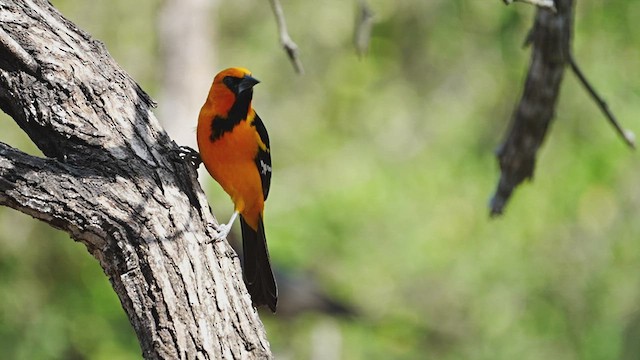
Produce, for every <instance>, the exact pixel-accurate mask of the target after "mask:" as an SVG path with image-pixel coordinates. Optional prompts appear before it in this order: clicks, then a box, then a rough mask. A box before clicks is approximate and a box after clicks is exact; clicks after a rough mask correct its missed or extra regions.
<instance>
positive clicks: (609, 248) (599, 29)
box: [0, 0, 640, 359]
mask: <svg viewBox="0 0 640 360" xmlns="http://www.w3.org/2000/svg"><path fill="white" fill-rule="evenodd" d="M53 3H54V5H56V6H57V7H58V8H59V9H60V10H61V12H62V13H63V14H65V15H66V16H67V17H69V18H70V19H71V20H73V21H75V22H76V23H77V24H78V25H79V26H80V27H81V28H83V29H85V30H87V31H88V32H89V33H91V34H92V35H93V36H95V37H96V38H98V39H100V40H102V41H104V42H105V43H106V45H107V47H108V48H109V50H110V52H111V53H112V55H113V56H114V57H115V58H116V60H118V62H119V63H120V64H121V65H122V66H123V67H124V68H125V69H126V70H127V71H129V72H130V73H131V74H132V76H133V77H134V78H135V79H137V80H138V81H139V82H140V83H141V84H142V86H143V87H144V88H145V89H146V90H147V91H149V92H150V93H151V94H152V96H154V95H156V94H157V91H158V87H159V79H160V78H161V76H162V74H161V73H160V70H159V66H160V63H161V59H159V53H158V50H157V44H158V41H159V39H158V38H157V29H156V25H155V21H156V17H157V14H158V11H159V8H160V6H161V3H160V2H159V1H157V0H156V1H152V0H144V1H137V2H129V1H124V0H94V1H91V2H86V1H80V0H55V1H53ZM370 3H371V6H372V8H373V9H374V11H375V13H376V15H375V16H376V25H375V27H374V30H373V37H372V43H371V47H370V52H369V54H368V56H367V57H366V58H364V59H358V58H357V56H355V52H354V49H353V48H352V44H351V37H352V34H353V21H354V19H355V5H354V3H352V2H348V1H337V0H331V1H324V2H294V1H286V0H284V1H283V6H284V9H285V12H286V15H287V19H288V24H289V30H290V33H291V34H292V36H293V38H294V40H295V41H297V43H298V45H299V46H300V48H301V54H302V59H303V62H304V64H305V69H306V71H307V74H306V75H305V76H302V77H300V76H296V75H295V74H294V73H293V70H292V68H291V65H290V64H289V63H288V61H287V60H286V57H285V55H284V53H283V52H282V51H281V49H280V48H279V45H278V42H277V37H276V28H275V22H274V20H273V18H272V16H271V13H270V9H269V5H268V3H267V2H266V1H265V2H256V1H248V0H235V1H220V4H219V6H217V7H216V11H215V13H214V14H212V21H211V23H212V26H216V27H217V29H218V31H217V32H218V34H219V39H217V44H218V46H217V48H216V49H215V51H216V54H217V57H218V59H219V63H220V67H227V66H245V67H248V68H250V69H251V70H252V71H253V72H254V74H255V76H256V77H257V78H259V79H260V80H262V84H260V85H259V87H257V88H256V93H255V101H254V105H255V107H256V109H257V111H258V112H259V113H260V115H261V117H262V118H263V119H264V121H265V123H266V125H267V127H268V129H269V132H270V136H271V142H272V153H273V161H274V169H275V171H274V176H273V182H272V190H271V194H270V198H269V201H268V203H267V215H266V217H267V219H266V222H267V232H268V238H269V241H270V243H269V246H270V252H271V256H272V258H273V260H274V262H275V263H277V264H278V265H279V266H280V267H282V268H284V269H288V270H290V271H293V270H296V269H304V270H305V271H311V272H313V273H314V274H315V275H316V276H317V277H318V279H319V281H320V283H321V284H322V285H323V286H324V287H325V288H326V290H327V292H329V293H330V294H332V295H333V296H335V297H336V298H338V299H341V300H343V301H345V302H348V303H350V304H352V305H353V306H355V307H356V308H357V309H359V311H360V316H359V317H358V318H355V319H350V320H335V319H330V318H328V317H326V316H322V315H318V314H307V315H304V316H301V317H298V318H295V319H287V320H283V319H279V318H278V317H277V316H275V317H270V316H265V317H264V321H265V324H266V326H267V332H268V336H269V339H270V341H271V344H272V348H273V350H274V353H275V354H276V356H277V357H278V358H285V359H286V358H290V359H305V358H320V357H318V356H319V355H317V354H318V347H320V348H322V347H323V346H325V347H327V346H329V345H327V344H333V345H331V346H333V347H336V349H337V354H339V355H340V357H341V358H343V359H513V358H519V359H543V358H550V359H617V358H624V359H636V358H637V357H638V354H640V312H639V310H640V306H639V305H638V304H640V272H638V271H637V270H638V266H639V265H640V241H639V240H640V237H639V235H640V222H639V221H638V217H639V215H640V190H638V189H640V187H638V184H639V183H640V172H639V171H638V167H637V161H636V155H635V154H634V153H632V152H629V151H628V150H627V149H626V148H625V147H624V145H623V143H622V142H621V141H620V140H619V139H618V138H617V137H616V135H615V133H614V132H613V130H612V129H611V128H610V126H609V125H608V124H607V123H606V122H605V119H604V117H603V116H602V115H601V114H600V113H599V110H598V109H597V108H596V106H595V104H594V103H593V102H592V101H591V100H590V99H589V98H588V96H587V95H586V93H585V92H584V91H583V90H582V88H581V87H580V85H579V84H578V83H577V81H576V80H575V79H574V77H573V76H572V75H571V74H570V73H569V72H567V75H566V77H565V81H564V84H563V88H562V95H561V99H560V102H559V107H558V109H557V119H556V121H555V123H554V125H553V126H552V128H551V133H550V136H549V137H548V138H547V141H546V143H545V144H544V148H543V149H542V151H541V153H540V156H539V160H538V166H537V169H536V178H535V181H533V182H532V183H530V184H525V185H524V186H522V188H520V189H518V190H517V192H516V193H515V195H514V198H513V199H512V202H511V203H510V204H509V206H508V208H507V212H506V214H505V215H504V216H503V217H502V218H500V219H495V220H490V219H489V217H488V210H487V206H486V205H487V201H488V199H489V197H490V194H491V192H492V190H493V188H494V186H495V184H496V181H497V179H498V168H497V166H496V161H495V159H494V156H493V149H494V148H495V147H496V146H497V145H498V143H499V141H500V139H501V138H502V136H503V133H504V132H505V131H506V129H507V126H508V119H509V116H510V112H511V111H512V109H513V107H514V104H515V103H516V101H517V100H518V97H519V93H520V89H521V87H522V81H523V79H524V76H525V72H526V69H527V66H528V56H529V52H528V50H524V49H523V48H522V42H523V39H524V37H525V35H526V32H527V30H528V29H529V27H530V26H531V21H532V18H533V13H534V9H533V8H531V7H530V6H526V5H512V6H510V7H505V6H503V5H502V3H501V2H500V1H497V0H495V1H463V0H455V1H454V0H434V1H417V0H411V1H403V2H390V1H380V0H371V1H370ZM639 18H640V1H638V0H629V1H609V2H579V3H578V7H577V10H576V29H575V34H574V38H575V41H574V47H575V54H576V57H577V59H578V61H579V63H580V64H581V66H582V68H583V70H584V71H585V72H586V74H587V76H588V78H589V79H591V80H592V82H593V83H594V84H595V85H596V87H597V88H598V90H599V91H600V92H601V93H602V94H604V96H605V97H606V99H607V100H608V102H609V105H610V107H611V108H612V109H613V111H614V112H615V113H616V114H617V116H618V117H619V119H620V120H621V121H622V122H623V123H624V124H625V125H627V126H628V127H629V128H630V129H632V130H635V131H636V132H638V131H639V130H640V129H639V128H638V126H637V122H635V121H636V120H637V119H638V117H639V115H640V101H638V100H639V98H640V32H638V31H636V29H635V28H636V26H635V25H634V24H635V23H636V22H637V19H639ZM217 70H219V69H211V74H203V76H212V75H213V74H214V73H215V72H216V71H217ZM203 98H204V94H203ZM1 121H2V126H3V129H6V130H5V131H3V134H2V136H1V137H0V139H1V140H2V141H4V142H7V143H9V144H11V145H13V146H16V147H19V148H21V149H24V150H25V151H29V152H33V153H37V151H36V150H34V148H33V145H31V144H30V143H29V140H28V139H27V138H26V137H25V136H24V135H23V134H22V133H21V132H20V130H19V129H17V127H16V126H15V125H14V124H13V123H12V121H11V120H10V119H6V118H3V119H2V120H1ZM195 121H196V119H193V122H190V123H185V126H189V127H193V126H194V125H195ZM206 186H207V187H208V189H207V191H208V193H209V194H210V200H211V203H212V205H213V208H214V211H215V213H216V215H217V216H219V217H220V218H222V219H226V218H227V216H228V214H230V212H231V204H230V201H229V200H228V198H227V197H226V195H225V194H223V193H222V191H221V190H220V189H219V188H218V187H217V185H216V184H215V183H214V182H213V181H212V180H209V181H208V182H207V184H206ZM0 214H1V215H0V349H2V354H3V357H5V358H8V359H136V358H139V357H140V349H139V347H138V345H137V342H136V338H135V334H134V333H133V331H132V330H131V327H130V325H129V323H128V321H127V319H126V316H125V314H124V312H123V311H122V309H121V307H120V304H119V302H118V299H117V297H116V296H115V294H114V293H113V291H112V290H111V288H110V285H109V282H108V280H107V279H106V277H105V276H104V274H103V273H102V272H101V269H100V267H99V265H98V264H97V262H96V261H95V260H94V259H93V258H91V256H90V255H89V254H88V253H87V252H86V251H85V249H84V248H83V246H81V245H79V244H77V243H74V242H73V241H70V240H69V239H68V236H67V235H66V234H64V233H61V232H59V231H55V230H52V229H50V228H49V227H47V226H46V225H44V224H40V223H37V222H35V221H33V220H31V219H29V218H28V217H26V216H24V215H20V214H17V213H16V212H15V211H11V210H7V209H0ZM236 230H237V229H236ZM331 334H332V335H331ZM332 336H333V337H336V336H337V337H338V340H336V339H333V342H332V341H330V340H331V339H332ZM323 344H324V345H323ZM325 350H326V349H325Z"/></svg>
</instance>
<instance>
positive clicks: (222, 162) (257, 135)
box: [196, 67, 278, 313]
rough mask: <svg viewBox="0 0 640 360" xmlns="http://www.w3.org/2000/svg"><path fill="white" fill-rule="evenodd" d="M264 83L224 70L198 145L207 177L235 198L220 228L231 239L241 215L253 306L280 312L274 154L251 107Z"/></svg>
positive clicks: (201, 120) (241, 71) (204, 112)
mask: <svg viewBox="0 0 640 360" xmlns="http://www.w3.org/2000/svg"><path fill="white" fill-rule="evenodd" d="M259 82H260V81H259V80H257V79H256V78H254V77H253V76H252V74H251V72H250V71H249V70H247V69H245V68H241V67H233V68H228V69H225V70H222V71H220V72H219V73H218V74H217V75H216V76H215V77H214V79H213V83H212V85H211V88H210V90H209V94H208V95H207V99H206V101H205V103H204V105H203V106H202V108H201V110H200V114H199V116H198V126H197V130H196V133H197V141H198V149H199V152H200V159H201V160H202V163H204V165H205V168H206V169H207V172H208V173H209V174H210V175H211V177H213V178H214V179H215V180H216V181H217V182H218V183H219V184H220V186H221V187H222V189H223V190H224V191H225V192H226V193H227V194H228V195H229V196H230V197H231V200H232V201H233V204H234V212H233V215H232V216H231V219H230V220H229V222H228V223H226V224H221V225H220V226H219V228H218V234H217V236H216V238H218V239H222V238H226V236H227V235H228V234H229V231H231V227H232V226H233V223H234V222H235V220H236V218H237V216H238V215H239V216H240V226H241V230H242V248H243V264H244V268H243V275H244V281H245V284H246V286H247V291H248V292H249V295H251V300H252V303H253V306H255V307H256V308H257V307H260V306H263V305H266V306H268V307H269V309H270V310H271V311H272V312H274V313H275V311H276V304H277V301H278V289H277V286H276V281H275V277H274V275H273V271H272V269H271V263H270V260H269V250H268V248H267V239H266V236H265V229H264V221H263V220H264V203H265V200H267V196H268V195H269V188H270V186H271V172H272V168H271V149H270V144H269V135H268V133H267V129H266V128H265V126H264V123H263V122H262V120H261V119H260V117H259V116H258V114H256V112H255V110H254V109H253V107H252V105H251V101H252V98H253V87H254V86H255V85H257V84H258V83H259Z"/></svg>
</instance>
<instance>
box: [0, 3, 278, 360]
mask: <svg viewBox="0 0 640 360" xmlns="http://www.w3.org/2000/svg"><path fill="white" fill-rule="evenodd" d="M0 18H2V19H3V21H2V22H0V30H1V31H0V108H2V110H3V111H4V112H6V113H7V114H9V115H10V116H11V117H13V119H14V120H15V121H16V123H18V125H19V126H20V127H21V128H22V129H23V130H24V131H25V132H26V133H27V134H28V135H29V137H30V138H31V139H32V141H33V142H34V143H35V144H36V145H37V146H38V148H40V149H41V150H42V152H43V154H44V155H45V156H47V158H38V157H33V156H30V155H27V154H24V153H22V152H20V151H19V150H16V149H14V148H11V147H9V146H8V145H6V144H0V204H1V205H5V206H9V207H12V208H14V209H17V210H19V211H21V212H24V213H27V214H29V215H31V216H33V217H35V218H37V219H40V220H42V221H45V222H47V223H49V224H50V225H52V226H54V227H57V228H60V229H63V230H65V231H67V232H68V233H69V234H70V235H71V236H72V237H73V238H74V239H75V240H77V241H79V242H82V243H83V244H85V245H86V246H87V249H88V250H89V252H90V253H91V254H92V255H93V256H94V257H96V258H97V259H98V260H99V262H100V264H101V266H102V267H103V269H104V272H105V274H107V276H108V277H109V280H110V281H111V283H112V285H113V288H114V290H115V291H116V293H117V294H118V297H119V298H120V301H121V303H122V306H123V308H124V309H125V311H126V313H127V315H128V317H129V319H130V321H131V324H132V325H133V328H134V330H135V331H136V333H137V335H138V339H139V341H140V344H141V347H142V352H143V355H144V357H145V358H147V359H187V358H189V359H191V358H210V359H212V358H243V359H245V358H246V359H263V358H271V353H270V349H269V343H268V342H267V340H266V336H265V332H264V328H263V326H262V323H261V322H260V320H259V318H258V316H257V312H256V311H255V309H253V308H252V306H251V300H250V298H249V295H248V294H247V292H246V288H245V286H244V283H243V281H242V273H241V270H240V267H239V261H238V258H237V256H236V255H235V253H234V252H233V250H232V249H231V248H230V247H229V246H228V244H227V243H226V242H222V241H221V242H215V243H211V239H212V237H213V235H214V232H215V229H214V228H213V225H214V224H216V223H215V219H213V217H212V215H211V213H210V211H209V209H208V205H207V201H206V197H205V195H204V193H203V192H202V189H201V188H200V186H199V184H198V182H197V178H196V173H195V170H194V169H193V168H192V167H191V166H189V165H188V164H186V163H185V162H180V161H178V162H176V161H174V160H172V159H171V158H170V156H169V154H171V150H173V149H176V145H175V144H174V143H173V142H172V141H171V140H170V139H169V137H168V136H167V135H166V133H165V132H164V130H163V129H162V128H161V127H160V126H159V124H158V122H157V119H156V118H155V117H154V115H153V114H152V112H151V108H152V107H153V105H154V104H153V101H151V99H150V98H149V97H148V96H147V95H146V94H145V93H144V92H143V91H142V90H141V89H140V87H139V86H138V85H137V84H136V83H135V82H134V81H133V80H132V79H131V78H130V77H129V76H128V75H127V74H126V73H125V72H124V71H123V70H122V69H120V68H119V67H118V65H117V64H116V63H115V61H114V60H113V59H112V58H111V57H110V56H109V54H108V52H107V51H106V49H105V47H104V45H102V44H101V43H100V42H98V41H96V40H94V39H92V38H91V37H90V36H89V35H88V34H86V33H85V32H83V31H81V30H80V29H78V28H77V27H76V26H75V25H74V24H72V23H71V22H69V21H68V20H66V19H65V18H64V17H62V15H61V14H60V13H58V12H57V11H56V10H55V9H54V8H53V7H52V6H51V4H50V3H49V2H48V1H46V0H3V1H2V5H1V6H0ZM34 64H35V65H34Z"/></svg>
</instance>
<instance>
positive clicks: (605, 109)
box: [569, 52, 636, 149]
mask: <svg viewBox="0 0 640 360" xmlns="http://www.w3.org/2000/svg"><path fill="white" fill-rule="evenodd" d="M569 65H570V66H571V70H573V73H574V74H576V76H577V77H578V79H579V80H580V83H581V84H582V85H583V86H584V88H585V89H586V90H587V92H588V93H589V95H590V96H591V98H593V101H595V102H596V104H597V105H598V107H599V108H600V110H602V113H603V114H604V116H606V118H607V120H609V123H611V125H612V126H613V127H614V129H615V130H616V132H617V133H618V134H619V135H620V136H621V137H622V140H624V142H625V143H626V144H627V145H629V147H631V148H632V149H635V147H636V144H635V138H636V136H635V134H634V133H633V132H632V131H630V130H625V129H623V128H622V126H620V123H619V122H618V120H617V119H616V117H615V115H613V113H612V112H611V110H610V109H609V106H608V105H607V103H606V102H605V101H604V99H602V97H601V96H600V95H598V93H597V92H596V90H595V89H594V87H593V86H592V85H591V83H589V81H588V80H587V78H586V77H585V76H584V73H583V72H582V70H580V68H579V67H578V63H577V62H576V60H575V58H574V57H573V53H572V52H569Z"/></svg>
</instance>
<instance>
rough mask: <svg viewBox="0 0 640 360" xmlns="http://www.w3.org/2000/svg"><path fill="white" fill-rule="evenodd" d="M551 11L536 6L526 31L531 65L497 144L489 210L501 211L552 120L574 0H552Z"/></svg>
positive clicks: (532, 160) (527, 171)
mask: <svg viewBox="0 0 640 360" xmlns="http://www.w3.org/2000/svg"><path fill="white" fill-rule="evenodd" d="M555 6H556V11H552V10H549V9H546V8H538V10H537V13H536V17H535V23H534V25H533V29H532V31H531V33H530V40H531V45H532V54H531V65H530V67H529V73H528V74H527V79H526V81H525V85H524V92H523V94H522V98H521V99H520V103H519V104H518V106H517V107H516V109H515V111H514V113H513V115H512V118H511V126H510V129H509V131H508V133H507V136H506V139H505V140H504V142H503V143H502V145H500V147H499V148H498V149H497V150H496V155H497V157H498V161H499V163H500V170H501V172H502V173H501V176H500V181H499V183H498V187H497V189H496V192H495V194H494V196H493V198H492V199H491V203H490V208H491V215H499V214H501V213H502V211H503V209H504V206H505V205H506V203H507V201H508V200H509V198H510V197H511V193H512V192H513V190H514V189H515V187H516V186H518V185H519V184H520V183H521V182H522V181H524V180H525V179H530V178H531V177H533V170H534V167H535V161H536V156H537V152H538V149H539V148H540V145H541V144H542V142H543V140H544V138H545V135H546V134H547V129H548V128H549V125H550V124H551V120H553V116H554V113H555V108H556V103H557V100H558V95H559V91H560V84H561V83H562V78H563V75H564V70H565V64H566V63H567V60H568V59H567V57H568V54H569V51H570V47H571V36H572V27H573V0H556V1H555Z"/></svg>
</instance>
